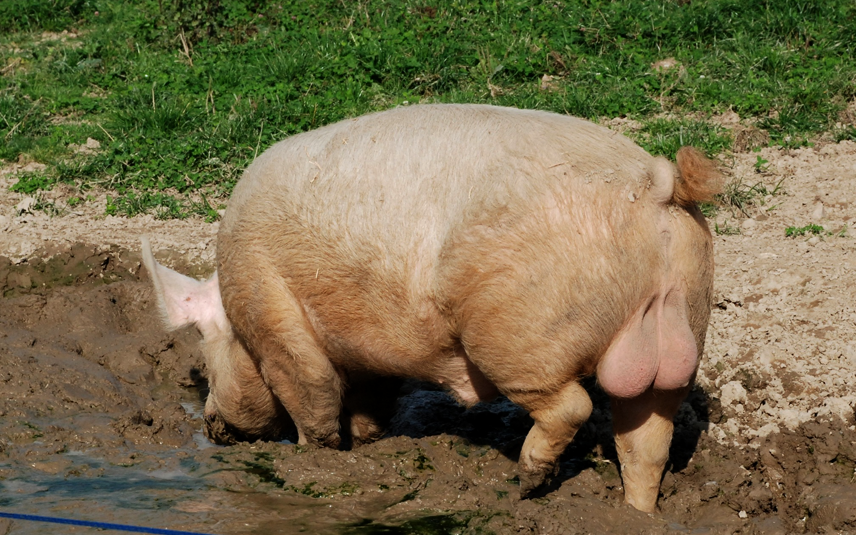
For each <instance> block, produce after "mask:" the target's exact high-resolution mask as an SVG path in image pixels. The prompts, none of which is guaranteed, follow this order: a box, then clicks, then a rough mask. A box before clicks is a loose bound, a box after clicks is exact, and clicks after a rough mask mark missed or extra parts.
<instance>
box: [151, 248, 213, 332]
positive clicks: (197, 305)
mask: <svg viewBox="0 0 856 535" xmlns="http://www.w3.org/2000/svg"><path fill="white" fill-rule="evenodd" d="M142 242H143V264H145V266H146V269H147V270H148V272H149V276H150V277H151V279H152V283H153V284H154V286H155V293H156V294H157V297H158V308H160V311H161V315H162V316H163V319H164V323H165V324H166V326H167V328H168V329H170V330H175V329H178V328H180V327H184V326H186V325H196V327H197V328H198V329H199V331H200V332H201V333H202V336H203V337H205V338H209V337H211V336H213V335H215V334H216V333H217V331H221V332H222V331H225V330H226V329H227V328H228V325H229V323H228V320H227V319H226V311H225V310H224V309H223V302H222V301H221V300H220V286H219V282H218V280H217V274H216V273H214V275H213V276H212V277H211V278H210V279H208V280H207V281H198V280H196V279H191V278H190V277H186V276H184V275H182V274H181V273H178V272H176V271H173V270H171V269H169V268H168V267H164V266H162V265H160V264H158V263H157V262H156V261H155V257H154V256H153V255H152V248H151V245H150V243H149V239H148V238H146V237H143V238H142Z"/></svg>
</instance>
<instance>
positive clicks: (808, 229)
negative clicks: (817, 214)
mask: <svg viewBox="0 0 856 535" xmlns="http://www.w3.org/2000/svg"><path fill="white" fill-rule="evenodd" d="M806 234H814V235H815V236H822V235H824V234H829V233H827V232H826V230H825V229H824V228H823V227H822V226H820V225H815V224H814V223H810V224H808V225H806V226H804V227H788V228H786V229H785V237H786V238H796V237H797V236H805V235H806Z"/></svg>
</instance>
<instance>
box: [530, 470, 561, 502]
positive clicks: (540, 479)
mask: <svg viewBox="0 0 856 535" xmlns="http://www.w3.org/2000/svg"><path fill="white" fill-rule="evenodd" d="M558 473H559V463H549V464H547V463H538V464H537V465H535V466H532V467H527V468H523V467H522V466H521V467H520V498H521V499H526V498H529V497H530V496H532V494H533V492H534V491H535V490H537V489H538V488H539V487H541V486H542V485H543V484H544V483H546V482H548V480H549V479H552V477H553V476H555V475H556V474H558Z"/></svg>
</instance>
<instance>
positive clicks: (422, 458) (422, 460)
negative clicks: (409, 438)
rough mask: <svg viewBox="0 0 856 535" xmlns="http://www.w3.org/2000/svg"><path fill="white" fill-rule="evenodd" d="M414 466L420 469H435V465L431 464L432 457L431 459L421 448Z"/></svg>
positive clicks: (414, 460)
mask: <svg viewBox="0 0 856 535" xmlns="http://www.w3.org/2000/svg"><path fill="white" fill-rule="evenodd" d="M413 466H415V467H416V469H417V470H419V471H422V470H434V465H432V464H431V459H429V458H428V456H426V455H425V453H424V452H423V451H422V450H419V453H418V454H417V455H416V457H415V458H414V459H413Z"/></svg>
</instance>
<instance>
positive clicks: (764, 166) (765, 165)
mask: <svg viewBox="0 0 856 535" xmlns="http://www.w3.org/2000/svg"><path fill="white" fill-rule="evenodd" d="M753 167H754V168H755V172H756V173H766V172H767V171H768V170H769V169H770V162H769V161H768V160H765V159H764V158H761V156H758V159H757V160H755V163H754V164H753Z"/></svg>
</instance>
